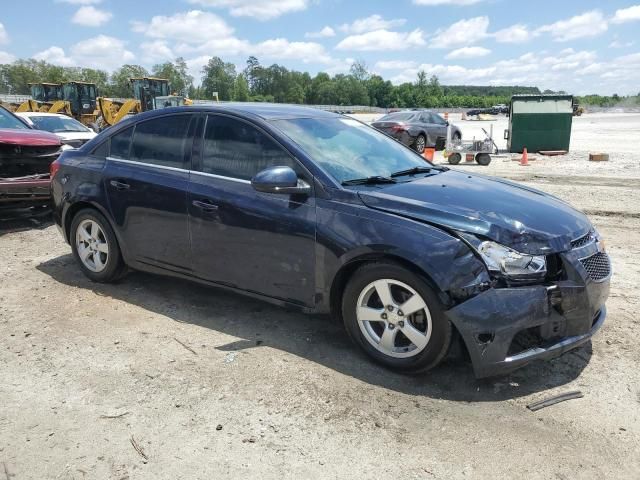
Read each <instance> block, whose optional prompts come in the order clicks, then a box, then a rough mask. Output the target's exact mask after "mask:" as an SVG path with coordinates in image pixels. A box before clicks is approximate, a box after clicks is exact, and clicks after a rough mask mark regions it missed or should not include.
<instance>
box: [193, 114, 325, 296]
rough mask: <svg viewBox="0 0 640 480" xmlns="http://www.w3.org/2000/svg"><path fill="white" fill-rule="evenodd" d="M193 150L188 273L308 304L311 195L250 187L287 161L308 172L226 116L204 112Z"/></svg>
mask: <svg viewBox="0 0 640 480" xmlns="http://www.w3.org/2000/svg"><path fill="white" fill-rule="evenodd" d="M198 151H199V155H198V157H197V161H196V163H195V164H194V167H193V170H192V171H191V174H190V186H189V195H188V208H189V219H190V231H191V252H192V258H193V269H194V273H195V275H197V276H198V277H200V278H203V279H206V280H209V281H212V282H216V283H220V284H224V285H228V286H233V287H236V288H240V289H243V290H247V291H250V292H254V293H259V294H262V295H267V296H269V297H274V298H278V299H282V300H286V301H289V302H293V303H298V304H302V305H312V304H313V296H314V293H315V284H314V279H315V233H316V209H315V198H314V196H313V194H311V195H304V196H300V195H289V194H279V193H260V192H257V191H255V190H254V189H253V187H252V186H251V178H252V177H253V176H254V175H255V174H256V173H258V172H259V171H261V170H263V169H265V168H267V167H271V166H290V167H292V168H293V169H294V170H295V171H296V172H297V173H298V174H299V176H300V177H301V178H304V179H305V180H306V181H307V183H309V184H313V181H312V178H311V177H310V175H309V174H308V173H307V172H306V170H305V169H304V168H303V167H302V166H301V165H300V164H299V163H298V162H297V160H296V159H294V158H293V157H292V156H291V155H290V154H289V153H288V152H287V151H286V150H285V149H284V148H283V147H282V146H280V145H279V144H278V143H277V142H276V141H275V140H273V138H271V137H270V136H269V135H268V134H267V133H266V132H264V131H263V130H261V129H259V128H258V127H256V126H255V125H253V124H251V123H249V122H247V121H245V120H242V119H240V118H236V117H232V116H228V115H208V116H207V118H206V125H205V128H204V136H203V138H202V139H201V143H200V146H199V148H198ZM194 160H195V159H194Z"/></svg>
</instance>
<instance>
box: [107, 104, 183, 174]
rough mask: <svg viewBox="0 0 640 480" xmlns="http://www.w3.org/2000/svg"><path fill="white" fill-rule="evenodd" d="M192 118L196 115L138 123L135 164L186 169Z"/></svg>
mask: <svg viewBox="0 0 640 480" xmlns="http://www.w3.org/2000/svg"><path fill="white" fill-rule="evenodd" d="M192 118H193V115H168V116H165V117H160V118H154V119H152V120H147V121H146V122H142V123H138V124H137V125H136V130H135V132H134V134H133V144H132V145H131V160H135V161H138V162H144V163H150V164H153V165H162V166H165V167H176V168H185V159H186V158H187V156H188V154H189V153H190V149H191V143H192V142H191V140H192V136H189V135H187V131H188V129H189V122H190V120H191V119H192ZM111 150H112V151H113V146H112V147H111Z"/></svg>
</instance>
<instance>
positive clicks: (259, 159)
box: [201, 115, 300, 180]
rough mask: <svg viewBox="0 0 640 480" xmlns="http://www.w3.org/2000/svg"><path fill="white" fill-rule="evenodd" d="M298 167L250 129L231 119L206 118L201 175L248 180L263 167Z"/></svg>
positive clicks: (221, 117)
mask: <svg viewBox="0 0 640 480" xmlns="http://www.w3.org/2000/svg"><path fill="white" fill-rule="evenodd" d="M275 166H287V167H291V168H293V169H294V170H296V172H298V173H300V167H299V166H298V165H297V163H296V161H295V160H294V159H293V158H291V156H290V155H289V154H288V153H287V152H286V151H284V150H283V149H282V147H280V145H278V144H277V143H275V142H274V141H273V140H271V139H270V138H269V137H267V136H266V135H265V134H263V133H262V132H260V131H259V130H258V129H257V128H255V127H254V126H252V125H250V124H248V123H245V122H243V121H240V120H236V119H234V118H230V117H225V116H220V115H209V117H208V118H207V126H206V129H205V133H204V146H203V151H202V168H201V170H202V171H203V172H204V173H213V174H216V175H222V176H225V177H232V178H240V179H243V180H251V178H253V176H254V175H255V174H256V173H258V172H259V171H261V170H264V169H265V168H267V167H275Z"/></svg>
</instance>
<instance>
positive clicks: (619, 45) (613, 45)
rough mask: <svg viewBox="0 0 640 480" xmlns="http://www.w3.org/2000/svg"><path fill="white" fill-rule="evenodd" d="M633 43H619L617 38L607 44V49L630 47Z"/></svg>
mask: <svg viewBox="0 0 640 480" xmlns="http://www.w3.org/2000/svg"><path fill="white" fill-rule="evenodd" d="M634 43H635V42H621V41H620V40H618V39H617V38H616V39H615V40H613V41H612V42H611V43H610V44H609V48H627V47H632V46H633V45H634Z"/></svg>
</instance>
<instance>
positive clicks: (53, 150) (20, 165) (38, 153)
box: [0, 107, 61, 212]
mask: <svg viewBox="0 0 640 480" xmlns="http://www.w3.org/2000/svg"><path fill="white" fill-rule="evenodd" d="M60 148H61V143H60V139H59V138H58V137H57V136H56V135H54V134H52V133H49V132H43V131H41V130H35V129H32V128H31V127H29V126H27V125H26V124H25V123H24V122H23V121H22V120H20V119H19V118H18V117H16V116H15V115H14V114H13V113H11V112H9V111H8V110H6V109H4V108H2V107H0V212H1V211H3V210H7V209H16V208H28V207H37V206H40V205H44V204H47V203H48V201H49V198H50V191H49V190H50V183H51V182H50V177H49V166H50V165H51V162H53V161H54V160H55V159H56V158H58V155H59V154H60Z"/></svg>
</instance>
